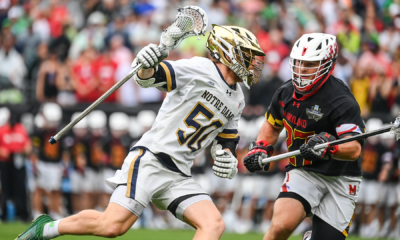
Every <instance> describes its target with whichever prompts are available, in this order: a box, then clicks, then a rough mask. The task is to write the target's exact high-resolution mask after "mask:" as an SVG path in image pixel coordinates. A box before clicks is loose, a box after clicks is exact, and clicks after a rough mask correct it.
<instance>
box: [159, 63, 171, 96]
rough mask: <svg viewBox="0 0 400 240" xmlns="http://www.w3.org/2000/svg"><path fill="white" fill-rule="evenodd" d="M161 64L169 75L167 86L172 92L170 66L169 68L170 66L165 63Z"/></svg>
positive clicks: (167, 75)
mask: <svg viewBox="0 0 400 240" xmlns="http://www.w3.org/2000/svg"><path fill="white" fill-rule="evenodd" d="M160 66H161V67H162V68H163V69H164V71H165V75H166V77H167V88H168V92H171V91H172V90H173V89H172V77H171V72H170V71H169V68H168V66H167V65H166V64H165V63H163V62H160Z"/></svg>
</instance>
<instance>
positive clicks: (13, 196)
mask: <svg viewBox="0 0 400 240" xmlns="http://www.w3.org/2000/svg"><path fill="white" fill-rule="evenodd" d="M4 110H5V111H4ZM7 110H8V109H3V111H1V114H4V115H9V118H8V120H7V123H6V124H5V125H3V126H0V176H1V180H0V183H1V201H0V207H1V211H2V215H1V220H3V221H4V220H5V219H6V216H7V214H8V213H7V204H10V203H7V202H9V201H11V202H12V204H13V205H14V206H15V208H16V215H17V217H18V218H19V220H22V221H28V220H29V219H28V218H29V214H28V209H27V196H26V195H27V191H26V185H25V181H26V173H25V172H26V169H25V159H26V155H27V154H29V153H30V151H31V142H30V139H29V136H28V133H27V131H26V130H25V128H24V126H23V125H22V124H21V123H19V115H18V114H17V113H16V112H15V111H14V112H11V114H10V112H9V111H8V113H9V114H7ZM3 117H4V116H3ZM10 214H12V213H10Z"/></svg>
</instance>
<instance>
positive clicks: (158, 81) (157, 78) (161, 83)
mask: <svg viewBox="0 0 400 240" xmlns="http://www.w3.org/2000/svg"><path fill="white" fill-rule="evenodd" d="M133 79H134V80H135V82H136V83H137V84H138V85H139V86H140V87H142V88H149V87H155V88H157V89H158V90H160V91H162V92H168V90H167V78H166V76H165V72H164V69H163V68H162V67H158V66H157V67H156V68H155V69H154V74H153V76H151V77H150V78H148V79H141V78H140V77H139V75H138V74H137V73H136V74H135V75H134V76H133Z"/></svg>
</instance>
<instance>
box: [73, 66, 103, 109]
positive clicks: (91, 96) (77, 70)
mask: <svg viewBox="0 0 400 240" xmlns="http://www.w3.org/2000/svg"><path fill="white" fill-rule="evenodd" d="M72 72H73V74H74V75H75V77H76V81H77V82H78V83H79V85H80V86H81V87H83V88H85V86H89V85H90V84H91V81H96V78H95V74H94V64H93V63H88V62H84V61H77V62H76V63H75V64H74V65H73V67H72ZM79 85H78V87H79ZM97 97H98V94H97V92H96V91H95V90H93V91H91V92H90V93H88V94H86V95H81V94H80V93H79V92H78V91H76V98H77V100H78V102H94V101H95V100H96V99H97Z"/></svg>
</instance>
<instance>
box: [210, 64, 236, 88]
mask: <svg viewBox="0 0 400 240" xmlns="http://www.w3.org/2000/svg"><path fill="white" fill-rule="evenodd" d="M213 63H214V66H215V68H216V69H217V71H218V73H219V76H220V77H221V78H222V80H224V83H225V84H226V85H228V87H229V88H230V89H232V90H235V91H236V84H234V85H229V84H228V83H227V82H226V81H225V78H224V76H223V75H222V73H221V71H220V70H219V68H218V66H217V64H215V62H213Z"/></svg>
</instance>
